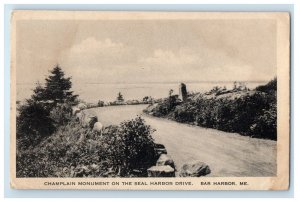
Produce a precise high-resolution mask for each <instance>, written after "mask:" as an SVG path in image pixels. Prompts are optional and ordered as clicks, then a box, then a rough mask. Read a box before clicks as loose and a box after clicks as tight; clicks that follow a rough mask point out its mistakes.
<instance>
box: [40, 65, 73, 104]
mask: <svg viewBox="0 0 300 202" xmlns="http://www.w3.org/2000/svg"><path fill="white" fill-rule="evenodd" d="M50 73H51V75H50V76H48V78H46V85H45V96H44V99H45V100H46V101H53V103H54V105H56V104H57V103H67V102H68V103H75V101H76V98H77V97H78V95H73V91H70V89H71V87H72V82H71V81H70V80H71V77H67V78H65V73H64V72H63V71H62V69H61V68H60V67H59V65H56V66H55V67H54V68H53V70H51V71H50Z"/></svg>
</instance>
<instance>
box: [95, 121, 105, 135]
mask: <svg viewBox="0 0 300 202" xmlns="http://www.w3.org/2000/svg"><path fill="white" fill-rule="evenodd" d="M102 130H103V125H102V123H100V122H96V123H95V124H94V127H93V131H95V132H98V133H101V132H102Z"/></svg>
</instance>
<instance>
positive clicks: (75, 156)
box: [17, 117, 157, 177]
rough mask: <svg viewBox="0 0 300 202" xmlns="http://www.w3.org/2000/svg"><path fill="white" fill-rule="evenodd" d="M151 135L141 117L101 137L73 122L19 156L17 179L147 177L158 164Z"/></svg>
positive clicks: (113, 127) (112, 128)
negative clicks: (153, 166) (148, 171)
mask: <svg viewBox="0 0 300 202" xmlns="http://www.w3.org/2000/svg"><path fill="white" fill-rule="evenodd" d="M152 131H153V130H152V129H151V128H150V126H148V125H146V124H145V122H144V120H143V119H141V118H140V117H137V118H136V119H134V120H130V121H125V122H123V123H121V125H120V126H109V127H106V128H105V129H104V131H103V133H102V134H101V135H98V134H97V133H95V132H93V131H92V130H90V129H86V128H82V127H81V126H79V124H78V123H77V122H75V121H74V120H71V121H70V122H68V124H66V125H63V126H60V127H59V129H58V130H57V131H56V132H55V133H54V134H53V135H51V136H50V137H48V138H46V139H44V140H43V141H42V142H40V143H39V144H38V145H37V146H35V147H34V148H32V149H26V150H23V151H21V152H18V153H17V177H114V176H122V177H129V176H146V169H147V168H149V167H150V166H152V165H154V163H155V162H156V160H157V157H156V155H155V152H154V143H153V139H152V137H151V132H152Z"/></svg>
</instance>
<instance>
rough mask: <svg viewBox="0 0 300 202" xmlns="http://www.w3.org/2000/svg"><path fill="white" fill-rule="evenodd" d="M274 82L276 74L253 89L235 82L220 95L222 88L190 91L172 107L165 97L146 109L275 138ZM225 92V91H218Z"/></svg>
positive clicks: (197, 122) (235, 130)
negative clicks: (185, 98) (188, 95)
mask: <svg viewBox="0 0 300 202" xmlns="http://www.w3.org/2000/svg"><path fill="white" fill-rule="evenodd" d="M276 82H277V80H276V78H275V79H274V80H272V81H270V82H269V83H268V84H266V85H264V86H258V87H257V88H256V90H255V91H252V92H248V91H249V90H248V89H247V88H246V87H245V86H242V85H239V86H238V85H237V83H235V88H234V90H232V91H231V92H230V93H231V94H229V96H220V97H219V96H218V95H219V94H220V93H219V91H220V89H221V88H218V87H215V88H213V89H212V90H211V91H209V93H205V94H198V95H190V97H189V98H188V99H187V100H186V101H185V102H182V103H179V102H174V104H173V105H172V107H170V106H171V105H170V99H169V98H167V99H165V100H164V101H162V102H159V103H158V104H157V106H156V107H154V108H149V110H148V111H146V112H147V113H149V114H153V115H154V116H158V117H168V118H171V119H173V120H175V121H178V122H182V123H192V124H197V125H199V126H203V127H208V128H215V129H219V130H223V131H228V132H238V133H240V134H242V135H247V136H251V137H258V138H268V139H273V140H276V139H277V122H276V121H277V108H276V105H277V99H276V92H277V90H276ZM243 89H244V90H243ZM224 91H225V90H224ZM212 93H213V94H214V95H213V96H211V94H212ZM226 93H228V92H224V93H221V94H226ZM207 95H210V96H207Z"/></svg>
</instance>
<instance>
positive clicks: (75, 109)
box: [72, 107, 81, 115]
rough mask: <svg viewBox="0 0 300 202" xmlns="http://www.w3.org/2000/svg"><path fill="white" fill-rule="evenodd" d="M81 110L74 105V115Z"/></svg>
mask: <svg viewBox="0 0 300 202" xmlns="http://www.w3.org/2000/svg"><path fill="white" fill-rule="evenodd" d="M80 111H81V110H80V109H79V108H78V107H72V115H76V114H77V113H79V112H80Z"/></svg>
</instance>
